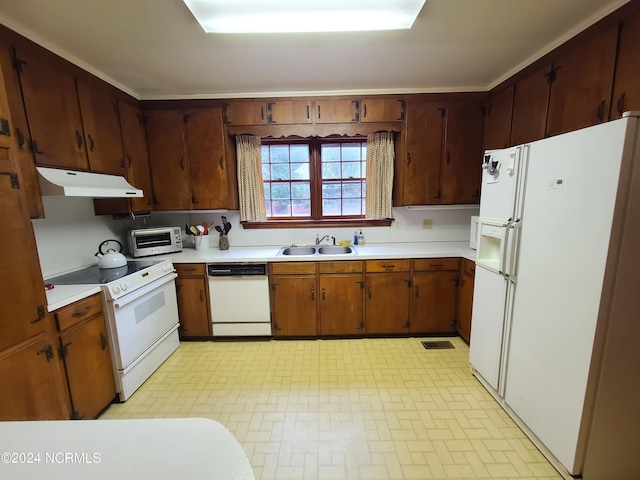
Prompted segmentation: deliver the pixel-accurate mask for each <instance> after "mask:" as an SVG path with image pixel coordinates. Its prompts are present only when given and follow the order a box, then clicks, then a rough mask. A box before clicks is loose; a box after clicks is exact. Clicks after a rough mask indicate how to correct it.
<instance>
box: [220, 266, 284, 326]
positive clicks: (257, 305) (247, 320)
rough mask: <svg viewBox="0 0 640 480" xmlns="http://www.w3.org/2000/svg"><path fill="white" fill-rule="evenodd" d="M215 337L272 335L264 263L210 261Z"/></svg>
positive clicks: (267, 280)
mask: <svg viewBox="0 0 640 480" xmlns="http://www.w3.org/2000/svg"><path fill="white" fill-rule="evenodd" d="M207 273H208V275H209V298H210V302H211V320H212V323H213V336H214V337H268V336H271V310H270V308H269V278H268V277H267V264H266V263H209V264H207Z"/></svg>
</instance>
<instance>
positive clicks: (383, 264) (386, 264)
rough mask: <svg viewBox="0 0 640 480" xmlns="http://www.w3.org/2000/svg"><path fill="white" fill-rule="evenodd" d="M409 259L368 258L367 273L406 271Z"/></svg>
mask: <svg viewBox="0 0 640 480" xmlns="http://www.w3.org/2000/svg"><path fill="white" fill-rule="evenodd" d="M409 270H411V260H369V261H368V262H367V273H370V272H408V271H409Z"/></svg>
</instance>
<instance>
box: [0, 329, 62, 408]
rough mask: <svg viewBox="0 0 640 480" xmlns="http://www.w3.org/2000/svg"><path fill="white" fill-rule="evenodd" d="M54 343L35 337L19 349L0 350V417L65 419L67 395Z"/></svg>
mask: <svg viewBox="0 0 640 480" xmlns="http://www.w3.org/2000/svg"><path fill="white" fill-rule="evenodd" d="M56 347H57V346H56V345H54V344H52V343H51V342H50V341H48V340H46V339H45V338H44V337H43V336H38V337H36V338H35V339H33V341H31V342H28V343H26V344H25V345H22V346H21V347H20V348H18V349H15V350H13V349H12V350H11V351H10V352H9V351H5V352H1V353H0V378H1V379H2V389H3V392H4V395H0V420H67V419H68V418H69V407H68V406H67V402H68V398H65V397H63V396H61V394H60V392H61V390H60V388H61V386H62V385H63V378H62V375H64V373H62V369H61V362H60V360H59V359H58V353H57V352H56V349H57V348H56Z"/></svg>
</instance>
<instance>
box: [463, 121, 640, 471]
mask: <svg viewBox="0 0 640 480" xmlns="http://www.w3.org/2000/svg"><path fill="white" fill-rule="evenodd" d="M638 115H640V114H626V116H625V118H623V119H620V120H617V121H613V122H609V123H605V124H601V125H598V126H594V127H590V128H587V129H583V130H579V131H575V132H571V133H567V134H565V135H560V136H557V137H552V138H548V139H544V140H540V141H538V142H534V143H531V144H528V145H522V146H518V147H514V148H510V149H505V150H496V151H487V152H486V153H485V155H484V158H483V168H484V171H483V179H482V196H481V202H480V219H479V222H478V228H479V231H480V233H479V241H478V250H477V261H476V265H477V267H478V268H476V277H475V291H474V299H473V320H472V329H471V343H470V363H471V367H472V372H473V373H474V375H476V377H478V379H479V380H480V381H481V382H482V383H483V384H484V386H485V387H486V388H487V389H488V390H489V391H490V392H491V393H492V394H493V395H494V397H495V398H496V399H497V400H498V401H499V402H500V404H501V405H502V406H503V407H504V408H505V410H506V411H507V412H508V413H509V414H510V415H511V416H512V417H513V418H514V420H515V421H516V422H517V423H518V424H519V425H520V426H521V427H522V428H523V430H524V431H525V432H526V433H527V434H528V435H529V436H530V438H531V439H532V440H533V441H534V443H536V445H537V446H538V447H539V448H540V449H541V451H542V452H543V453H544V454H545V455H546V456H547V458H549V460H550V461H551V463H552V464H553V465H554V466H555V467H556V468H557V469H558V471H559V472H560V473H561V474H563V475H564V476H565V477H566V478H569V477H570V476H582V478H583V479H584V480H600V479H603V480H604V479H614V478H615V479H633V478H640V463H639V461H638V452H639V451H640V443H639V442H638V440H637V438H638V437H637V432H638V431H640V413H639V410H638V405H640V381H639V379H640V317H639V316H638V313H637V310H638V307H637V305H638V300H637V298H638V293H639V290H638V287H637V285H638V282H637V273H638V272H639V271H640V255H639V254H638V253H637V248H638V246H639V245H640V158H639V157H640V137H639V134H638V129H639V123H638Z"/></svg>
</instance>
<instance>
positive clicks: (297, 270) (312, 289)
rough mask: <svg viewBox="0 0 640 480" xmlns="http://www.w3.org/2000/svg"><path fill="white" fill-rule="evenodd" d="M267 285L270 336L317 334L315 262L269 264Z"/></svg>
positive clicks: (307, 335) (313, 335) (312, 335)
mask: <svg viewBox="0 0 640 480" xmlns="http://www.w3.org/2000/svg"><path fill="white" fill-rule="evenodd" d="M276 272H277V273H276ZM270 285H271V325H272V332H273V336H274V337H276V338H286V337H315V336H317V335H318V321H317V310H318V305H317V297H318V296H317V282H316V264H315V263H314V262H295V263H293V262H283V263H278V264H272V265H271V278H270Z"/></svg>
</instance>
